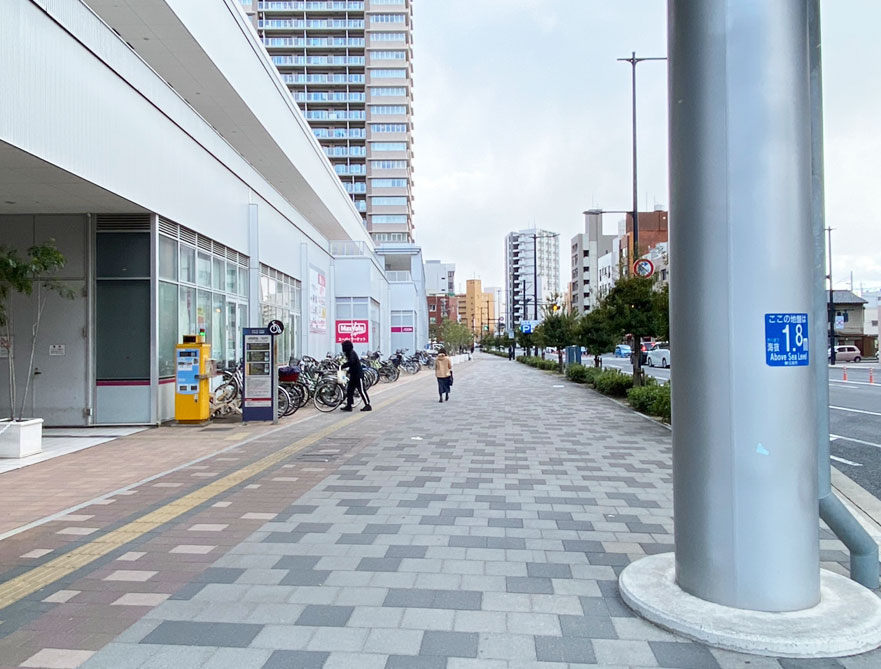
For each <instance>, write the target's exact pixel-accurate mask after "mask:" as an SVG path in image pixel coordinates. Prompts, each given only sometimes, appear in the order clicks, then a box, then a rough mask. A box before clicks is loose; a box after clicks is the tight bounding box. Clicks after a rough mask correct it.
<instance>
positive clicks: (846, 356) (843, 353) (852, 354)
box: [830, 346, 863, 362]
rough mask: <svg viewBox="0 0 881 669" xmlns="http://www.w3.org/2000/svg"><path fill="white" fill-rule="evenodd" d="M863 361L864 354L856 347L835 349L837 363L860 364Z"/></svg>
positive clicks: (838, 347) (837, 347)
mask: <svg viewBox="0 0 881 669" xmlns="http://www.w3.org/2000/svg"><path fill="white" fill-rule="evenodd" d="M862 359H863V354H862V352H861V351H860V349H858V348H857V347H856V346H836V347H835V362H859V361H860V360H862ZM830 360H831V356H830Z"/></svg>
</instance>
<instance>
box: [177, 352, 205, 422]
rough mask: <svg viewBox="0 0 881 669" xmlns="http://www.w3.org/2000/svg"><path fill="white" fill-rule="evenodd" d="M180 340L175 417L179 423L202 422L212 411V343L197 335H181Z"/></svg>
mask: <svg viewBox="0 0 881 669" xmlns="http://www.w3.org/2000/svg"><path fill="white" fill-rule="evenodd" d="M183 340H184V343H183V344H178V345H177V346H176V347H175V349H176V353H177V355H176V356H175V358H176V361H177V379H176V383H175V386H174V388H175V392H174V418H175V420H177V421H178V422H180V423H195V422H204V421H206V420H208V416H209V414H210V412H211V404H210V401H209V400H210V397H211V388H210V386H209V379H210V378H211V367H212V365H211V364H210V363H211V361H209V357H210V355H211V344H206V343H205V338H204V337H203V336H200V335H184V337H183Z"/></svg>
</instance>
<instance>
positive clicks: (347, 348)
mask: <svg viewBox="0 0 881 669" xmlns="http://www.w3.org/2000/svg"><path fill="white" fill-rule="evenodd" d="M343 355H345V356H346V361H345V362H344V363H343V364H342V365H341V366H340V368H341V369H348V370H349V382H348V384H346V405H345V406H344V407H343V408H342V409H340V411H351V410H352V402H354V400H355V391H356V390H357V391H358V394H359V395H361V399H362V400H364V406H363V407H361V411H373V407H371V406H370V398H369V397H368V396H367V389H366V388H365V387H364V370H363V369H361V359H360V358H359V357H358V354H357V353H355V347H354V346H353V345H352V342H351V341H349V340H348V339H347V340H346V341H344V342H343Z"/></svg>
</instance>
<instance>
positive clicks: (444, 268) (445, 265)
mask: <svg viewBox="0 0 881 669" xmlns="http://www.w3.org/2000/svg"><path fill="white" fill-rule="evenodd" d="M425 292H426V293H427V294H428V295H454V294H455V293H456V265H455V264H454V263H451V262H441V261H440V260H426V261H425Z"/></svg>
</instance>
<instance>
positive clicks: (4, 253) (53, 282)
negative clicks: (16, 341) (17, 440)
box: [0, 239, 74, 420]
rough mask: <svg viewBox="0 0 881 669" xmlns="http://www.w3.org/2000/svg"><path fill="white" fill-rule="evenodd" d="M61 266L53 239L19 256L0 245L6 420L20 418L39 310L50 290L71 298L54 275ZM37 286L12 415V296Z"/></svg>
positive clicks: (14, 379) (43, 305) (13, 366)
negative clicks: (24, 377) (20, 390)
mask: <svg viewBox="0 0 881 669" xmlns="http://www.w3.org/2000/svg"><path fill="white" fill-rule="evenodd" d="M62 267H64V256H63V255H62V254H61V251H59V250H58V249H57V248H56V247H55V240H53V239H49V240H47V241H46V242H44V243H43V244H38V245H35V246H32V247H30V248H29V249H28V250H27V255H25V256H22V255H21V254H20V253H19V252H18V250H17V249H14V248H11V247H8V246H0V327H4V328H5V330H6V342H7V352H8V355H7V364H8V365H9V412H10V416H9V419H10V420H22V418H23V416H24V407H25V403H26V401H27V396H28V391H29V390H30V385H31V376H32V371H33V368H34V355H35V354H36V349H37V334H38V332H39V330H40V322H41V321H42V318H43V310H44V309H45V308H46V302H47V300H48V298H49V295H50V294H51V293H57V294H58V295H60V296H61V297H63V298H65V299H73V297H74V293H73V291H72V290H71V289H70V287H69V286H67V285H66V284H64V283H62V282H60V281H58V280H57V279H56V278H55V276H56V275H57V273H58V271H59V270H61V268H62ZM35 287H37V300H36V305H35V307H34V318H33V323H32V325H31V351H30V359H29V362H28V374H27V380H26V382H25V387H24V393H23V394H22V397H21V405H20V407H19V410H18V412H17V416H18V418H16V411H15V408H16V400H17V394H18V393H17V390H18V389H17V387H16V385H17V384H16V378H15V349H16V347H15V346H14V345H13V344H12V333H13V331H14V322H15V310H14V308H13V301H12V298H13V297H14V296H15V295H26V296H30V295H32V294H33V292H34V288H35Z"/></svg>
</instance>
